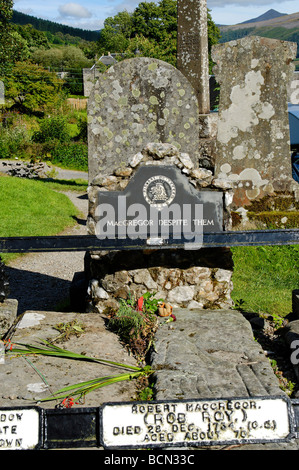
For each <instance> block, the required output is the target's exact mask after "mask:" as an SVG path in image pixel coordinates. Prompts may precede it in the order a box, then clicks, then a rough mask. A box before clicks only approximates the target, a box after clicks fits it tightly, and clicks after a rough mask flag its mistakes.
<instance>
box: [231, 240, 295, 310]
mask: <svg viewBox="0 0 299 470" xmlns="http://www.w3.org/2000/svg"><path fill="white" fill-rule="evenodd" d="M232 252H233V258H234V264H235V266H234V274H233V284H234V289H233V293H232V298H233V300H234V301H235V302H236V303H239V301H243V302H244V303H243V305H242V307H243V308H244V310H246V311H250V312H256V313H259V314H260V313H268V314H272V315H273V314H274V315H280V316H285V315H287V314H288V313H290V312H291V311H292V290H293V289H298V287H299V246H297V245H296V246H269V247H237V248H233V249H232Z"/></svg>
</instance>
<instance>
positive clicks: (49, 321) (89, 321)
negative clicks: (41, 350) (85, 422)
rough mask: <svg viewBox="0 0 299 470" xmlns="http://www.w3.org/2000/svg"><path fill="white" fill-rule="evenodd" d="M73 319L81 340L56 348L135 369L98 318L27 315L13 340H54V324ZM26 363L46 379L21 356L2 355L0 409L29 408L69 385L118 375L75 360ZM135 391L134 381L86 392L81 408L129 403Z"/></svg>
mask: <svg viewBox="0 0 299 470" xmlns="http://www.w3.org/2000/svg"><path fill="white" fill-rule="evenodd" d="M72 321H77V322H78V323H79V324H80V325H81V326H82V327H83V328H84V331H85V332H84V333H83V334H82V335H81V336H80V337H79V338H77V337H76V336H75V335H73V336H70V337H69V339H68V340H67V341H64V342H62V343H58V345H59V347H62V348H64V349H68V350H69V351H72V352H77V353H80V354H81V353H84V354H86V355H87V356H93V357H98V358H101V359H104V360H111V361H116V362H120V363H124V364H127V365H133V366H136V365H137V363H136V361H135V360H134V359H133V358H132V357H130V356H129V355H128V353H127V351H126V349H125V348H124V347H123V346H122V345H121V344H120V342H119V340H118V337H117V336H116V335H115V334H114V333H112V332H110V331H108V330H107V329H106V326H105V319H104V318H103V317H101V316H100V315H94V314H84V313H83V314H80V313H61V312H49V311H47V312H45V311H35V312H30V311H28V312H26V313H25V314H24V316H23V318H22V320H21V322H20V323H19V324H18V328H17V329H16V332H15V334H14V336H13V338H12V342H21V343H28V344H37V343H40V341H41V340H50V341H51V340H52V341H53V339H54V338H57V337H58V336H59V331H57V329H55V325H57V324H59V323H68V322H72ZM30 361H31V362H32V364H33V365H34V366H35V367H36V369H37V370H38V371H40V373H41V374H42V375H43V377H44V378H45V380H43V379H42V378H41V376H40V375H39V374H38V373H37V372H36V369H34V367H32V366H31V365H30V363H29V362H27V361H26V360H25V359H24V358H22V357H13V358H11V357H10V358H8V357H6V358H5V363H4V364H1V365H0V377H1V389H0V390H1V391H0V407H1V406H2V407H3V406H13V407H15V406H30V405H33V404H36V402H38V401H39V400H40V399H42V398H46V397H48V396H49V395H50V394H51V393H52V392H55V391H57V390H59V389H60V388H62V387H65V386H67V385H71V384H75V383H78V382H83V381H85V380H91V379H93V378H95V377H101V376H105V375H117V374H119V373H121V371H122V370H121V369H116V368H115V367H113V366H109V365H102V364H95V363H91V362H90V363H88V362H81V361H76V362H74V361H72V360H67V359H61V358H55V357H51V358H49V357H47V356H36V357H30ZM135 392H136V387H135V383H134V381H132V382H123V383H119V384H115V385H112V386H108V387H107V388H101V389H99V390H97V391H95V392H93V393H90V394H88V395H87V396H86V400H85V404H82V405H83V406H86V407H90V406H100V405H101V404H102V403H103V402H107V401H130V400H131V399H132V398H133V397H134V396H135ZM108 397H109V398H108ZM39 404H40V406H42V408H55V406H56V405H57V404H59V402H58V401H50V402H43V403H39ZM82 405H81V406H82ZM77 407H78V405H77Z"/></svg>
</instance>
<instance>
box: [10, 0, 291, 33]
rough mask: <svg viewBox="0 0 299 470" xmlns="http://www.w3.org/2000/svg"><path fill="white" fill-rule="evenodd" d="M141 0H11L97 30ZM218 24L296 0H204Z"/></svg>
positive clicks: (287, 9) (287, 7)
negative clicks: (108, 19)
mask: <svg viewBox="0 0 299 470" xmlns="http://www.w3.org/2000/svg"><path fill="white" fill-rule="evenodd" d="M140 2H141V0H78V1H74V2H69V1H67V0H49V1H45V0H14V9H15V10H17V11H21V12H23V13H28V14H30V15H33V16H37V17H39V18H44V19H47V20H51V21H56V22H58V23H63V24H67V25H69V26H74V27H79V28H83V29H91V30H97V29H101V28H102V27H103V22H104V20H105V19H106V18H107V17H109V16H114V15H115V14H116V13H118V12H119V11H123V10H127V11H133V10H134V8H135V7H136V6H137V5H138V4H139V3H140ZM207 2H208V7H209V8H210V9H211V11H212V18H213V20H214V21H215V22H216V23H217V24H236V23H241V22H243V21H246V20H248V19H250V18H255V17H257V16H259V15H261V14H263V13H265V12H266V11H267V10H269V9H270V8H273V9H274V10H277V11H279V12H281V13H288V14H291V13H296V12H298V11H299V5H298V0H276V1H272V0H207Z"/></svg>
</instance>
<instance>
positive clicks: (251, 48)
mask: <svg viewBox="0 0 299 470" xmlns="http://www.w3.org/2000/svg"><path fill="white" fill-rule="evenodd" d="M296 49H297V45H296V44H295V43H290V42H283V41H278V40H274V39H268V38H261V37H246V38H243V39H240V40H238V41H231V42H228V43H225V44H221V45H218V46H216V47H214V48H213V52H212V55H213V60H214V61H215V62H216V64H217V66H216V67H215V75H216V79H217V81H218V82H219V83H220V86H221V92H220V104H219V120H218V132H217V158H216V165H215V175H216V177H217V178H220V179H224V180H229V181H231V182H233V184H234V186H235V191H234V193H235V194H234V205H235V207H238V208H239V207H242V206H243V205H246V204H249V203H250V201H252V200H254V199H256V198H258V197H260V196H263V195H265V194H273V192H274V191H290V190H291V187H292V184H293V183H294V182H293V180H292V170H291V159H290V135H289V120H288V110H287V99H288V97H287V87H288V83H289V82H290V80H291V78H292V77H293V72H294V68H293V65H292V64H291V62H292V60H293V59H294V58H295V57H296Z"/></svg>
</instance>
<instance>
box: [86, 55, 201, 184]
mask: <svg viewBox="0 0 299 470" xmlns="http://www.w3.org/2000/svg"><path fill="white" fill-rule="evenodd" d="M88 134H89V181H92V180H93V179H94V178H95V177H96V176H97V175H98V174H99V173H101V174H113V172H114V170H116V169H117V168H119V167H120V166H127V164H128V161H129V159H130V158H131V157H132V155H135V154H137V153H138V152H140V151H141V150H142V149H143V148H144V147H145V146H146V145H147V144H148V142H157V143H159V142H162V143H171V144H173V145H175V146H176V147H177V148H178V149H182V151H183V152H186V153H189V155H190V156H191V158H192V161H193V163H194V164H196V165H198V157H199V122H198V103H197V98H196V94H195V92H194V90H193V88H192V86H191V85H190V83H189V82H188V80H187V79H186V78H185V77H184V75H183V74H182V73H181V72H180V71H179V70H177V69H176V68H175V67H173V66H172V65H170V64H167V63H166V62H162V61H160V60H157V59H149V58H145V57H140V58H134V59H129V60H125V61H123V62H120V63H118V64H117V65H115V66H113V67H111V68H110V69H109V70H108V71H107V72H106V73H105V74H102V75H101V76H100V78H99V80H98V81H97V83H96V85H95V87H94V89H93V91H92V93H91V95H90V98H89V103H88Z"/></svg>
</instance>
